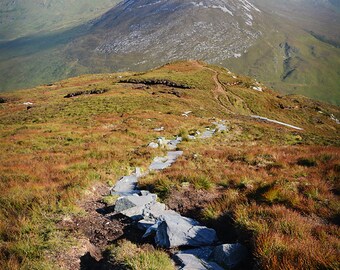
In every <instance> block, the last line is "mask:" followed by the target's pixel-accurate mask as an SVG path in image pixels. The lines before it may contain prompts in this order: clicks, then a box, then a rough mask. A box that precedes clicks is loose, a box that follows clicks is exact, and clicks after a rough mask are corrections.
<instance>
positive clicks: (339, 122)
mask: <svg viewBox="0 0 340 270" xmlns="http://www.w3.org/2000/svg"><path fill="white" fill-rule="evenodd" d="M331 119H332V120H333V121H335V123H336V124H337V125H339V124H340V121H339V120H338V119H337V118H336V117H335V115H334V114H331Z"/></svg>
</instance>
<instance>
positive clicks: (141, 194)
mask: <svg viewBox="0 0 340 270" xmlns="http://www.w3.org/2000/svg"><path fill="white" fill-rule="evenodd" d="M149 194H151V193H150V191H148V190H141V191H140V196H148V195H149Z"/></svg>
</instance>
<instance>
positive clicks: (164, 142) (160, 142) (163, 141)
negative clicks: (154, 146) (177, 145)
mask: <svg viewBox="0 0 340 270" xmlns="http://www.w3.org/2000/svg"><path fill="white" fill-rule="evenodd" d="M169 142H170V140H167V139H165V138H164V137H159V138H158V139H157V143H158V144H159V145H160V146H166V145H167V144H168V143H169Z"/></svg>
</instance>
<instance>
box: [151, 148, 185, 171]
mask: <svg viewBox="0 0 340 270" xmlns="http://www.w3.org/2000/svg"><path fill="white" fill-rule="evenodd" d="M181 155H183V151H169V152H168V154H167V155H166V156H165V157H156V158H154V160H153V161H152V163H151V165H150V166H149V170H150V171H159V170H164V169H166V168H168V167H170V166H171V165H172V164H173V163H174V162H175V161H176V160H177V159H178V158H179V157H180V156H181Z"/></svg>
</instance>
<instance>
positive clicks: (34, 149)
mask: <svg viewBox="0 0 340 270" xmlns="http://www.w3.org/2000/svg"><path fill="white" fill-rule="evenodd" d="M209 68H210V67H209ZM211 68H213V69H215V70H217V71H218V72H221V73H223V72H225V70H222V69H220V68H216V67H211ZM120 75H122V76H124V78H128V77H131V76H135V77H141V78H162V79H164V78H165V79H171V80H173V81H176V82H179V83H186V84H189V85H191V86H192V87H193V88H192V89H186V90H183V91H184V92H183V96H182V97H180V98H179V97H177V96H174V95H171V94H167V93H162V92H166V91H168V90H171V88H169V87H165V86H154V87H152V88H151V89H140V88H138V86H136V85H133V84H120V83H118V81H119V78H118V76H120ZM213 75H214V72H213V71H211V70H208V69H207V68H206V65H205V64H204V63H197V62H179V63H176V64H170V65H166V66H164V67H162V68H159V69H157V70H153V71H151V72H148V73H143V74H132V73H126V74H103V75H87V76H81V77H77V78H73V79H69V80H65V81H62V82H59V83H56V84H55V85H54V86H51V87H49V86H41V87H37V88H35V89H31V90H24V91H20V92H16V93H9V94H4V97H5V98H6V100H8V102H6V103H1V106H0V148H1V151H0V190H1V196H0V268H1V269H20V268H22V269H49V268H51V267H53V266H51V265H50V266H48V265H47V264H48V263H49V262H48V259H47V258H46V254H48V253H49V252H50V251H51V250H53V249H58V245H60V244H64V240H65V239H66V238H67V236H66V235H65V234H64V232H63V231H61V230H59V229H57V228H56V226H55V224H56V223H57V222H58V221H59V220H61V219H62V217H63V215H66V214H72V215H77V214H79V211H80V209H78V208H77V206H76V205H77V204H76V202H77V200H78V199H79V198H81V196H82V194H83V193H84V191H85V190H86V189H87V188H89V187H90V186H91V185H92V184H94V183H96V182H98V181H102V182H107V183H110V184H111V185H113V184H114V183H115V181H116V179H118V178H119V177H120V176H122V175H126V174H128V173H131V172H132V170H133V169H134V167H136V166H141V167H142V168H144V169H145V168H147V166H148V164H149V163H150V161H151V160H152V158H153V157H154V156H156V155H162V154H164V150H161V149H157V150H152V149H149V148H147V147H146V146H147V144H148V143H149V142H150V141H152V140H155V139H156V138H157V137H158V136H165V137H171V136H174V135H178V134H181V135H184V136H186V135H187V132H188V131H195V130H197V129H198V130H201V131H202V130H203V129H204V128H205V127H206V126H210V125H211V122H212V121H213V120H212V119H211V118H212V117H216V118H225V119H227V120H228V122H227V125H228V126H229V127H230V132H227V133H225V134H221V135H220V136H219V137H217V138H214V139H212V140H208V141H206V142H200V141H185V142H183V143H182V144H181V146H180V147H181V148H182V149H183V150H184V152H185V155H184V156H183V157H181V158H180V159H179V160H178V162H177V163H176V164H174V166H173V167H172V169H169V170H165V171H164V172H162V173H159V174H152V175H150V176H148V177H146V178H145V179H143V181H142V182H141V186H144V187H148V188H151V189H153V190H155V191H156V192H158V193H160V194H161V195H162V196H163V198H164V199H166V198H167V197H168V196H170V195H171V191H172V190H174V189H180V188H181V187H182V184H183V183H184V184H185V185H186V184H187V183H189V185H190V187H191V188H192V189H197V190H201V191H202V190H204V191H205V192H209V193H210V192H216V193H218V194H219V195H220V198H219V199H217V200H216V201H211V202H210V203H209V205H207V207H206V211H205V212H203V213H202V215H201V216H202V218H206V220H213V221H214V220H215V221H216V222H217V220H218V218H219V217H221V216H223V215H225V214H226V213H227V214H228V215H229V214H230V215H233V216H236V214H237V213H239V212H240V211H241V210H239V209H238V208H237V207H236V206H237V205H238V204H241V205H244V209H243V210H242V211H243V212H242V211H241V212H242V213H243V214H244V216H245V217H248V216H250V218H249V220H247V222H246V223H245V224H246V225H245V226H243V225H242V226H241V227H242V228H243V229H244V230H250V231H252V232H255V231H256V230H255V229H252V228H253V227H254V228H257V227H258V226H260V227H259V230H261V224H257V221H256V216H255V214H254V213H256V211H257V210H258V209H259V208H261V207H264V208H265V209H267V208H269V209H270V208H273V209H276V208H275V207H277V206H282V207H285V208H287V209H288V210H287V211H294V213H295V212H296V213H297V214H298V215H301V216H314V215H315V216H317V217H319V218H320V219H321V220H323V221H325V222H326V224H325V225H322V226H321V225H318V227H317V228H318V229H317V230H316V229H315V230H314V231H315V232H316V233H317V235H318V237H319V238H322V237H323V235H325V236H324V237H326V238H325V239H328V238H329V237H330V236H329V233H328V230H330V228H333V227H332V226H333V225H327V222H328V223H329V224H332V222H333V220H335V218H336V215H337V213H338V210H339V201H338V197H337V196H338V195H337V194H339V188H340V187H339V182H340V181H339V167H340V162H339V148H338V147H337V146H336V145H338V143H339V142H338V135H337V134H338V130H339V128H338V126H337V125H336V124H335V122H334V121H332V120H330V119H329V113H334V114H336V115H337V114H338V109H336V108H334V107H328V106H327V105H324V104H321V105H320V106H321V107H322V108H321V109H322V110H323V111H324V112H325V113H324V114H318V112H317V110H316V109H315V106H316V104H315V103H314V102H312V101H309V100H303V99H299V100H298V102H299V103H298V104H299V106H300V107H301V108H300V109H296V110H295V109H294V110H290V111H289V113H287V110H282V109H280V108H279V107H277V106H276V105H277V104H278V102H279V99H278V98H277V97H276V95H271V94H270V93H267V94H266V95H264V96H263V97H258V95H257V94H253V92H251V91H250V90H249V89H246V88H244V87H245V86H240V87H238V88H237V89H227V88H226V93H229V92H230V93H231V92H232V93H233V95H235V94H237V95H238V96H239V97H238V102H240V104H246V105H247V106H246V107H245V108H246V110H247V113H249V112H250V111H249V110H248V109H249V108H250V110H251V112H252V113H254V114H260V113H265V112H269V111H270V115H264V116H272V117H275V118H276V119H278V120H283V121H287V122H290V123H292V124H294V123H295V124H301V125H303V127H304V128H305V131H304V132H295V131H291V130H289V129H287V128H283V127H279V126H276V125H272V124H268V123H262V122H259V121H255V120H252V119H250V118H248V117H245V116H242V115H237V114H235V115H233V114H230V115H229V114H226V111H225V108H224V107H222V106H221V104H220V103H218V102H217V101H216V100H215V99H214V97H213V91H212V90H213V89H214V88H215V87H216V85H215V83H214V81H213V79H212V76H213ZM222 75H223V74H222ZM222 75H221V74H220V77H219V78H220V80H221V81H222V83H226V82H227V80H228V75H227V74H224V75H223V76H222ZM229 77H230V76H229ZM240 79H241V80H244V81H245V83H246V82H248V81H249V80H248V79H247V78H242V77H240ZM245 85H246V84H245ZM242 87H243V88H242ZM94 88H105V89H108V92H107V93H105V94H102V95H93V96H92V95H86V96H79V97H76V98H71V99H64V98H63V97H64V95H66V94H68V93H71V92H75V91H77V90H91V89H94ZM163 90H166V91H163ZM286 99H287V100H286V101H285V102H287V104H291V103H294V104H295V103H296V102H295V101H294V100H293V98H292V99H290V98H289V97H287V98H286ZM27 101H30V102H33V103H34V105H33V108H31V109H29V110H27V109H26V106H24V105H23V103H24V102H27ZM257 101H259V102H258V105H256V104H257V103H256V102H257ZM225 102H226V104H225V105H226V106H227V105H228V106H229V108H230V109H231V110H232V111H234V112H237V111H238V110H237V108H236V107H235V106H236V105H235V104H231V103H228V102H230V101H228V99H227V96H226V97H225ZM318 109H319V108H318ZM189 110H190V111H193V113H192V115H190V116H189V117H188V118H185V117H183V116H182V113H183V112H185V111H189ZM247 113H246V114H247ZM314 118H318V119H319V118H320V119H319V120H322V121H323V123H324V124H320V125H319V126H318V125H317V126H316V125H315V123H314V122H313V121H314V120H313V119H314ZM338 118H339V117H338ZM160 126H163V127H165V131H164V132H162V133H159V132H156V131H154V130H153V129H154V128H157V127H160ZM323 145H329V147H325V146H323ZM299 159H311V160H315V162H316V166H304V164H305V163H303V162H302V163H301V162H300V165H299ZM107 199H108V202H109V201H110V200H109V199H110V198H107ZM253 203H256V204H255V205H256V207H255V208H254V209H253V208H252V207H250V206H249V205H252V204H253ZM241 212H240V213H241ZM252 212H253V213H252ZM297 220H299V219H297ZM239 223H240V224H242V223H241V221H240V220H238V219H235V224H236V225H237V224H239ZM247 224H248V225H247ZM263 226H269V225H268V224H267V225H263ZM289 226H290V225H289ZM289 226H288V227H289ZM292 226H293V225H292ZM289 228H290V227H289ZM292 228H293V229H294V230H295V228H296V226H295V225H294V226H293V227H292ZM314 231H313V230H312V232H314ZM333 231H334V230H333ZM308 232H309V231H307V232H303V233H304V234H306V235H307V237H306V239H309V237H311V236H309V233H308ZM266 233H268V230H267V231H266ZM269 233H270V232H269ZM312 234H313V233H312ZM257 236H258V235H257V234H255V233H254V235H253V236H252V241H253V242H252V243H253V247H254V250H257V249H258V248H259V250H261V245H262V244H261V243H262V242H263V241H264V240H261V241H262V242H261V241H260V240H258V241H257V240H256V239H257V238H256V237H257ZM268 237H269V239H271V238H270V237H271V236H268ZM282 237H283V236H282V235H281V232H280V235H279V236H278V239H280V241H281V242H282V241H283V240H282V239H281V238H282ZM284 237H286V238H287V237H288V238H289V237H291V236H289V235H288V236H287V235H284ZM332 237H335V233H333V236H332ZM264 238H265V237H264ZM286 238H284V241H286ZM288 238H287V239H288ZM319 238H316V240H315V241H321V240H319ZM259 239H262V238H259ZM313 239H314V238H313ZM329 239H330V238H329ZM332 239H333V238H332ZM287 241H288V240H287ZM302 241H303V239H302ZM332 241H333V242H334V243H335V242H336V241H335V240H334V239H333V240H332ZM278 243H279V242H278ZM283 243H286V242H283ZM311 243H312V242H306V245H307V246H309V245H310V244H311ZM321 246H322V245H321ZM322 248H324V247H323V246H322ZM327 252H329V254H332V249H330V250H329V251H327ZM254 254H255V253H254ZM256 254H257V256H258V258H259V260H262V259H263V258H262V257H263V256H264V255H258V254H262V253H261V252H260V251H258V252H257V253H256ZM287 254H288V253H287ZM307 255H308V254H307ZM284 258H286V257H284ZM287 258H288V257H287ZM306 258H307V259H308V258H309V257H308V256H307V257H306ZM310 258H311V261H313V260H314V259H313V258H314V257H310ZM327 258H329V261H331V258H332V256H331V255H330V256H329V257H327ZM141 260H144V259H141ZM276 260H278V259H276ZM263 265H265V263H264V264H263ZM297 265H298V264H297Z"/></svg>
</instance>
